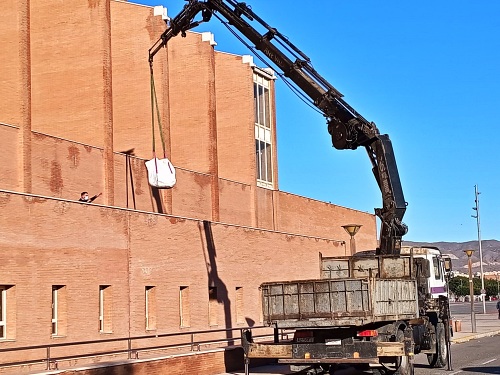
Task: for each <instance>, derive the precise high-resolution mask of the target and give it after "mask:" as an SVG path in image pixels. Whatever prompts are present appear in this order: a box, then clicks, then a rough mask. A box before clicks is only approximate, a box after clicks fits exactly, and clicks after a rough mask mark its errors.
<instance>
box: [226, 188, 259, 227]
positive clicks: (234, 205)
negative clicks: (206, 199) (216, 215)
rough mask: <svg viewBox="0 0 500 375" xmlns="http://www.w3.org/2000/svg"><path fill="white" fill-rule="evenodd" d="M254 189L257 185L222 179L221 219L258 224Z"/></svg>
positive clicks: (251, 224) (227, 221) (235, 222)
mask: <svg viewBox="0 0 500 375" xmlns="http://www.w3.org/2000/svg"><path fill="white" fill-rule="evenodd" d="M254 190H255V185H247V184H241V183H238V182H234V181H228V180H223V179H221V180H220V181H219V196H220V198H219V204H220V219H219V221H221V222H223V223H232V224H239V225H250V226H256V221H255V194H254Z"/></svg>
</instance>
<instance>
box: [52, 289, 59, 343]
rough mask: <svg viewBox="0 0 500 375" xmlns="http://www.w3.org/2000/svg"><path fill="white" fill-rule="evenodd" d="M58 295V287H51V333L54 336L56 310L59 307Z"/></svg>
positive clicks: (56, 330) (56, 328) (56, 331)
mask: <svg viewBox="0 0 500 375" xmlns="http://www.w3.org/2000/svg"><path fill="white" fill-rule="evenodd" d="M58 297H59V289H58V287H57V286H53V287H52V335H53V336H56V335H57V333H58V331H59V330H58V328H59V327H58V320H57V319H58V316H57V315H58V314H57V310H58V309H59V303H58V299H59V298H58Z"/></svg>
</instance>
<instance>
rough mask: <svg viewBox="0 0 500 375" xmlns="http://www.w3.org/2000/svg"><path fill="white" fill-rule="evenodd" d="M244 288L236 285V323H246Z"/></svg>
mask: <svg viewBox="0 0 500 375" xmlns="http://www.w3.org/2000/svg"><path fill="white" fill-rule="evenodd" d="M243 311H244V310H243V288H242V287H236V323H237V324H242V323H245V317H244V316H243Z"/></svg>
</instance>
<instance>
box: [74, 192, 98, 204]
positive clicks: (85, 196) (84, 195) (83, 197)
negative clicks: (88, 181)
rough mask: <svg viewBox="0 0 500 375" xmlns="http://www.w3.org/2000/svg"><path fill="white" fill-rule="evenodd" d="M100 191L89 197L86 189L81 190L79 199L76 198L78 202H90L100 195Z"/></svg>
mask: <svg viewBox="0 0 500 375" xmlns="http://www.w3.org/2000/svg"><path fill="white" fill-rule="evenodd" d="M101 195H102V193H99V194H96V195H94V196H93V197H91V198H89V193H87V192H86V191H84V192H82V194H80V199H78V200H79V201H80V202H85V203H92V202H93V201H94V200H95V199H96V198H97V197H100V196H101Z"/></svg>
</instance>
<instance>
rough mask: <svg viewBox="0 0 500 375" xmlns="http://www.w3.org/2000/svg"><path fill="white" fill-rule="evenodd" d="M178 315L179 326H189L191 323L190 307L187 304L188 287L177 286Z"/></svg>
mask: <svg viewBox="0 0 500 375" xmlns="http://www.w3.org/2000/svg"><path fill="white" fill-rule="evenodd" d="M179 316H180V326H181V327H189V326H190V325H191V309H190V304H189V287H188V286H181V287H180V288H179Z"/></svg>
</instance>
